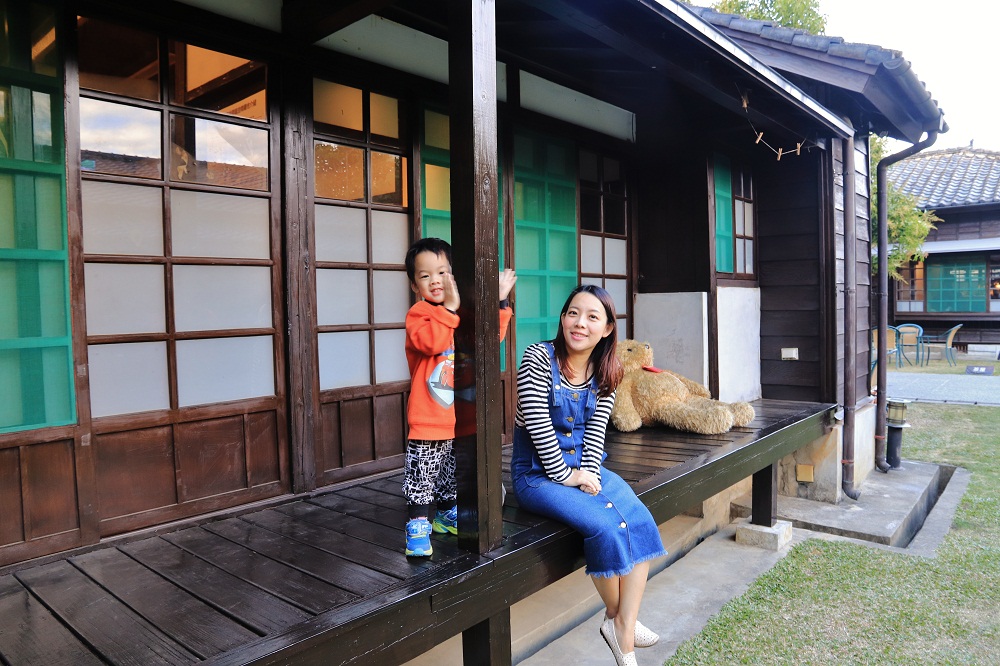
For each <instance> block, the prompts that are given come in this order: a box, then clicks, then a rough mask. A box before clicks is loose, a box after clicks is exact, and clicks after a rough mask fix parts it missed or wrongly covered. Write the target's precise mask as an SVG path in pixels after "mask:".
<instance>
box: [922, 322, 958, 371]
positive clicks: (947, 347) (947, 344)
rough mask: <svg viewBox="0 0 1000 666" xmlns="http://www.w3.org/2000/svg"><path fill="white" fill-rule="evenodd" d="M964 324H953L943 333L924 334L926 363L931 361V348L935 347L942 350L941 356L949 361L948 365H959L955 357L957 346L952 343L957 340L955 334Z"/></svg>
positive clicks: (923, 342)
mask: <svg viewBox="0 0 1000 666" xmlns="http://www.w3.org/2000/svg"><path fill="white" fill-rule="evenodd" d="M962 326H963V324H958V325H957V326H952V327H951V328H949V329H948V330H947V331H945V332H944V333H942V334H941V335H925V336H922V339H921V343H922V346H923V353H924V365H927V364H928V363H930V362H931V349H935V348H936V349H940V350H941V356H942V357H943V358H944V359H945V360H946V361H948V365H958V360H957V359H956V358H955V348H954V347H953V346H952V345H953V344H954V342H955V334H956V333H958V329H960V328H962Z"/></svg>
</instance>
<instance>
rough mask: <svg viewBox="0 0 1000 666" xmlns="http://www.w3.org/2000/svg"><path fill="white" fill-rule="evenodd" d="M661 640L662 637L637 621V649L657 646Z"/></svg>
mask: <svg viewBox="0 0 1000 666" xmlns="http://www.w3.org/2000/svg"><path fill="white" fill-rule="evenodd" d="M659 640H660V635H659V634H658V633H656V632H655V631H653V630H652V629H650V628H649V627H647V626H646V625H644V624H643V623H642V622H639V620H636V621H635V646H636V647H637V648H647V647H652V646H653V645H656V642H657V641H659Z"/></svg>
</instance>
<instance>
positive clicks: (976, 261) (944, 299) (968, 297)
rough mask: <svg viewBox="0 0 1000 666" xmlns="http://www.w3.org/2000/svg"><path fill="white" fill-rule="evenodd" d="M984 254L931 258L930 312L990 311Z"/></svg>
mask: <svg viewBox="0 0 1000 666" xmlns="http://www.w3.org/2000/svg"><path fill="white" fill-rule="evenodd" d="M988 284H989V282H988V280H987V271H986V260H985V258H984V257H959V258H955V259H944V260H941V259H939V260H936V261H934V260H928V262H927V312H986V309H987V308H986V305H987V296H988V291H987V286H988Z"/></svg>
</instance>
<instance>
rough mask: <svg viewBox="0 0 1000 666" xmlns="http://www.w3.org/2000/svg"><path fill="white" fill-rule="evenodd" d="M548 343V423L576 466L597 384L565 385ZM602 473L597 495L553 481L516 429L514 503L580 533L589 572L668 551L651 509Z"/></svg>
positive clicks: (617, 570) (627, 567) (613, 572)
mask: <svg viewBox="0 0 1000 666" xmlns="http://www.w3.org/2000/svg"><path fill="white" fill-rule="evenodd" d="M546 346H547V347H548V348H549V364H550V366H551V371H552V381H551V389H550V392H549V414H550V416H551V419H552V426H553V428H554V429H555V432H556V437H557V438H558V440H559V448H560V449H561V450H562V456H563V461H564V462H565V463H566V465H568V466H569V467H571V468H575V469H578V468H579V467H580V463H581V460H582V457H583V447H584V442H583V434H584V432H585V431H586V427H587V422H588V421H589V420H590V418H591V417H592V416H593V415H594V411H595V410H596V408H597V385H596V383H595V381H593V380H591V383H590V385H589V386H587V387H586V388H583V389H579V388H574V387H569V386H565V385H563V384H562V379H561V376H560V374H559V366H558V364H557V363H556V360H555V352H554V350H553V349H552V346H551V345H550V344H549V345H546ZM605 457H606V455H605ZM602 461H603V458H602ZM600 473H601V492H599V493H597V495H588V494H587V493H585V492H583V491H581V490H580V489H579V488H576V487H570V486H564V485H562V484H561V483H556V482H555V481H552V480H551V479H549V477H548V475H546V473H545V468H544V467H543V466H542V461H541V459H540V458H539V457H538V453H537V451H536V450H535V445H534V443H533V442H532V440H531V435H530V434H529V433H528V430H527V428H525V427H523V426H518V427H516V428H515V429H514V451H513V456H512V458H511V475H512V477H513V482H514V483H513V485H514V494H515V496H516V497H517V501H518V503H519V504H520V505H521V507H522V508H524V509H527V510H528V511H532V512H534V513H538V514H541V515H543V516H548V517H549V518H553V519H555V520H558V521H560V522H563V523H566V524H567V525H569V526H570V527H572V528H573V529H575V530H576V531H578V532H580V534H582V535H583V552H584V558H585V560H586V562H587V568H586V573H587V575H590V576H596V577H599V578H610V577H612V576H624V575H626V574H628V573H629V572H630V571H631V570H632V567H633V566H635V565H636V564H638V563H640V562H644V561H645V560H649V559H652V558H654V557H659V556H661V555H666V553H667V551H666V550H664V548H663V542H662V541H661V539H660V533H659V530H658V529H657V527H656V523H655V522H654V521H653V517H652V515H651V514H650V513H649V509H647V508H646V506H645V505H644V504H643V503H642V502H641V501H639V498H637V497H636V496H635V492H633V490H632V488H631V487H630V486H629V485H628V484H627V483H626V482H625V481H624V480H623V479H622V478H621V477H620V476H618V475H617V474H615V473H614V472H612V471H611V470H609V469H606V468H605V467H603V466H602V467H601V472H600Z"/></svg>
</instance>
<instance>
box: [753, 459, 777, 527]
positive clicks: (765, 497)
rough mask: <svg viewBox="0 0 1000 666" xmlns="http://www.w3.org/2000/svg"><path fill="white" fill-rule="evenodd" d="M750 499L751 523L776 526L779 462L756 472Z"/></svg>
mask: <svg viewBox="0 0 1000 666" xmlns="http://www.w3.org/2000/svg"><path fill="white" fill-rule="evenodd" d="M750 496H751V499H750V523H751V524H753V525H763V526H764V527H774V524H775V523H776V522H778V463H777V462H774V463H771V464H770V465H768V466H767V467H765V468H764V469H761V470H758V471H756V472H754V475H753V489H752V490H751V494H750Z"/></svg>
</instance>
